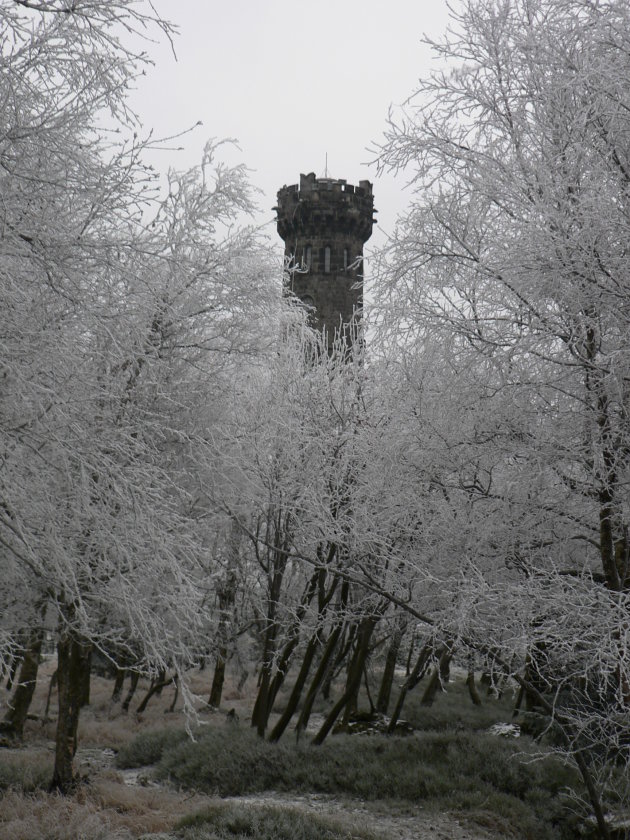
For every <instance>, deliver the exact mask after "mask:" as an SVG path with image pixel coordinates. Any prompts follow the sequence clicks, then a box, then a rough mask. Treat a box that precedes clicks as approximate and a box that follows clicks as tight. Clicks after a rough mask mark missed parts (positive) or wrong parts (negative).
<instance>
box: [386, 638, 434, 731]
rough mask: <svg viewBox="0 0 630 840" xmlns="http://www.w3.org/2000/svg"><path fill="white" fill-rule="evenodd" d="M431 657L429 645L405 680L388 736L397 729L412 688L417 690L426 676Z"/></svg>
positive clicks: (425, 647)
mask: <svg viewBox="0 0 630 840" xmlns="http://www.w3.org/2000/svg"><path fill="white" fill-rule="evenodd" d="M430 655H431V647H430V645H429V644H428V643H427V644H425V645H424V646H423V648H422V649H421V651H420V654H419V655H418V658H417V659H416V664H415V665H414V666H413V668H412V670H411V672H410V674H409V676H408V677H407V679H406V680H405V682H404V683H403V684H402V686H401V689H400V694H399V695H398V700H397V701H396V706H395V708H394V712H393V714H392V716H391V719H390V721H389V725H388V727H387V734H388V735H391V734H392V733H393V732H394V731H395V729H396V724H397V723H398V720H399V718H400V715H401V713H402V710H403V706H404V704H405V700H406V698H407V694H408V692H410V691H411V689H412V688H415V687H416V686H417V685H418V683H419V682H420V680H421V679H422V677H423V676H424V674H425V672H426V670H427V665H428V664H429V656H430Z"/></svg>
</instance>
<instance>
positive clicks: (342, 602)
mask: <svg viewBox="0 0 630 840" xmlns="http://www.w3.org/2000/svg"><path fill="white" fill-rule="evenodd" d="M349 593H350V584H349V583H348V582H347V581H343V583H342V585H341V593H340V595H339V613H340V614H341V615H343V613H344V611H345V609H346V606H347V603H348V595H349ZM344 627H345V624H344V622H343V619H338V621H337V623H336V624H335V625H334V626H333V629H332V630H331V632H330V636H329V637H328V641H327V642H326V645H325V647H324V651H323V653H322V658H321V659H320V662H319V665H318V666H317V670H316V671H315V674H314V676H313V679H312V680H311V684H310V686H309V689H308V691H307V693H306V698H305V699H304V705H303V706H302V711H301V712H300V716H299V718H298V721H297V723H296V725H295V735H296V738H298V739H299V737H300V735H301V733H302V732H303V731H304V730H305V729H306V727H307V726H308V720H309V718H310V716H311V711H312V709H313V703H314V702H315V698H316V697H317V692H318V691H319V687H320V686H321V684H322V683H323V682H324V680H325V679H326V675H327V674H328V669H329V668H330V666H331V662H332V658H333V656H334V653H335V649H336V647H337V643H338V641H339V637H340V636H341V634H342V632H343V630H344Z"/></svg>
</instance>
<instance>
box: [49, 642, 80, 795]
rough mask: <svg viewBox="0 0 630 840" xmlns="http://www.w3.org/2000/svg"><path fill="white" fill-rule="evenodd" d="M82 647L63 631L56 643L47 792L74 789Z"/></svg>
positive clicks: (61, 791) (62, 791)
mask: <svg viewBox="0 0 630 840" xmlns="http://www.w3.org/2000/svg"><path fill="white" fill-rule="evenodd" d="M85 667H86V656H85V645H84V644H82V643H81V640H77V639H76V637H75V636H74V635H73V634H72V632H71V631H70V630H69V629H67V628H63V630H62V632H61V636H60V639H59V641H58V643H57V686H58V694H59V716H58V718H57V734H56V740H55V768H54V771H53V778H52V782H51V783H50V790H51V791H52V790H55V791H58V792H59V793H63V794H67V793H70V792H71V791H72V790H73V788H74V787H75V785H76V778H75V775H74V768H73V759H74V755H75V753H76V750H77V728H78V725H79V711H80V709H81V696H82V687H83V685H84V681H85V675H84V670H85Z"/></svg>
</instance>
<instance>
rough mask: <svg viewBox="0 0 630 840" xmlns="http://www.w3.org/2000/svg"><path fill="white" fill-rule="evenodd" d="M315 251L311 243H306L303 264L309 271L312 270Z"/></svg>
mask: <svg viewBox="0 0 630 840" xmlns="http://www.w3.org/2000/svg"><path fill="white" fill-rule="evenodd" d="M312 259H313V251H312V249H311V246H310V245H305V246H304V250H303V252H302V264H303V266H304V268H305V269H306V270H307V271H310V270H311V264H312Z"/></svg>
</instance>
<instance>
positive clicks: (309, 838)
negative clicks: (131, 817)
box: [176, 804, 376, 840]
mask: <svg viewBox="0 0 630 840" xmlns="http://www.w3.org/2000/svg"><path fill="white" fill-rule="evenodd" d="M176 828H177V829H179V836H181V837H182V840H251V838H253V837H255V838H256V840H376V837H375V835H374V834H372V833H371V832H369V831H368V830H361V829H360V828H357V826H356V825H355V826H353V827H352V829H349V828H347V827H346V826H344V825H343V824H342V823H340V822H339V821H338V820H335V819H332V818H330V817H325V816H321V815H319V814H313V813H310V812H309V813H306V812H304V811H300V810H298V809H294V808H286V807H285V808H282V807H279V806H271V805H260V806H259V805H248V806H246V807H243V805H234V804H223V805H214V806H212V807H210V808H206V809H204V810H203V811H201V812H200V813H198V814H194V815H193V816H190V817H186V818H185V819H183V820H182V821H181V822H180V823H178V825H177V827H176Z"/></svg>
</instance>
